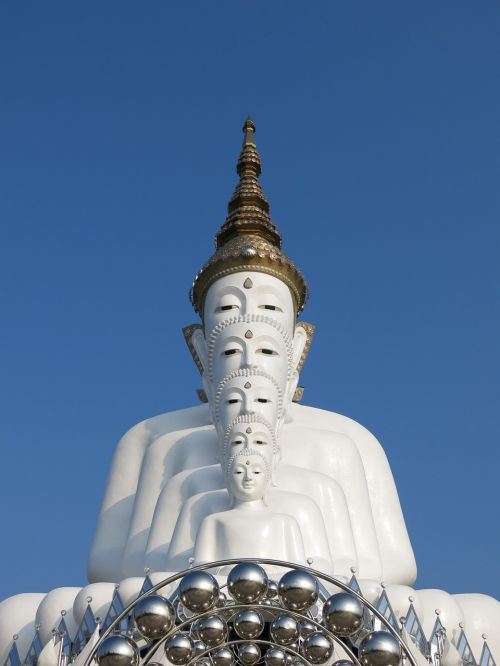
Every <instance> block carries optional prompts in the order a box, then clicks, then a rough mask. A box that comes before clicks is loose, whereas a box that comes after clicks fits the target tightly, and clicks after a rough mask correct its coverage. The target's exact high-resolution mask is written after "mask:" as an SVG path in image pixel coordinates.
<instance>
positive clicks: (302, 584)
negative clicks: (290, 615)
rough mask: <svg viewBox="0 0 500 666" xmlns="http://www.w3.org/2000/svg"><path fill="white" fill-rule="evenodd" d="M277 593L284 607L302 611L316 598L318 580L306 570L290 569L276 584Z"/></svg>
mask: <svg viewBox="0 0 500 666" xmlns="http://www.w3.org/2000/svg"><path fill="white" fill-rule="evenodd" d="M278 594H279V596H280V599H281V602H282V603H283V605H284V606H286V608H288V609H290V610H293V611H299V612H300V611H304V610H307V609H308V608H310V607H311V606H312V605H313V604H314V603H315V602H316V600H317V598H318V594H319V588H318V581H317V580H316V578H315V577H314V576H312V575H311V574H310V573H309V572H308V571H304V570H303V569H292V571H288V572H287V573H286V574H285V575H284V576H282V578H281V580H280V582H279V584H278Z"/></svg>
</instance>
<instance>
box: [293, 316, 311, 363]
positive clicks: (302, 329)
mask: <svg viewBox="0 0 500 666" xmlns="http://www.w3.org/2000/svg"><path fill="white" fill-rule="evenodd" d="M314 329H315V326H314V324H309V323H308V322H307V321H298V322H297V324H296V326H295V335H294V337H293V348H294V351H293V369H294V370H297V372H300V371H301V370H302V366H303V365H304V363H305V360H306V358H307V355H308V354H309V349H310V347H311V342H312V338H313V335H314ZM298 335H300V344H299V345H296V344H295V338H296V336H298ZM304 335H305V337H306V339H305V343H304ZM298 348H300V354H299V355H298V360H297V357H296V354H297V351H298ZM296 350H297V351H296Z"/></svg>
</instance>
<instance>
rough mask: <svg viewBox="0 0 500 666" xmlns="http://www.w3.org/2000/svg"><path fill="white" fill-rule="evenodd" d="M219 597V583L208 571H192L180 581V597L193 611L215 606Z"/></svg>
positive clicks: (196, 611)
mask: <svg viewBox="0 0 500 666" xmlns="http://www.w3.org/2000/svg"><path fill="white" fill-rule="evenodd" d="M218 598H219V584H218V583H217V581H216V580H215V578H214V577H213V576H212V574H210V573H208V571H191V572H190V573H188V574H186V575H185V576H184V578H183V579H182V580H181V582H180V583H179V599H180V600H181V602H182V604H183V605H184V606H185V607H186V608H187V609H188V610H190V611H192V612H193V613H202V612H203V611H206V610H209V609H210V608H213V606H214V605H215V604H216V602H217V600H218Z"/></svg>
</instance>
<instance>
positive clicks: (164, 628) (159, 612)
mask: <svg viewBox="0 0 500 666" xmlns="http://www.w3.org/2000/svg"><path fill="white" fill-rule="evenodd" d="M132 617H133V619H134V621H135V625H136V627H137V630H138V632H139V633H140V634H141V636H143V637H144V638H145V639H146V640H155V639H157V638H163V636H166V635H167V634H168V632H169V631H170V629H171V628H172V626H173V624H174V619H175V612H174V608H173V606H172V604H171V603H170V601H168V600H167V599H165V598H164V597H161V596H160V595H159V594H151V595H149V596H148V597H144V599H141V600H140V601H139V602H138V603H137V604H136V605H135V606H134V610H133V611H132Z"/></svg>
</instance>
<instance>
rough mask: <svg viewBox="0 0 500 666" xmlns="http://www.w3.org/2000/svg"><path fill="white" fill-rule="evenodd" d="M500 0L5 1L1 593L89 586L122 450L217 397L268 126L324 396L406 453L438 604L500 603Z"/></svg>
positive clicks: (395, 452)
mask: <svg viewBox="0 0 500 666" xmlns="http://www.w3.org/2000/svg"><path fill="white" fill-rule="evenodd" d="M499 34H500V5H499V4H498V3H497V2H493V1H491V2H488V1H484V2H483V1H477V2H472V1H467V2H465V1H461V0H453V1H442V2H430V1H429V2H425V1H421V2H396V1H392V2H386V1H383V0H382V1H381V0H377V2H368V1H367V2H347V1H346V0H345V1H333V0H331V1H328V2H309V3H306V2H296V1H294V0H286V1H284V0H273V2H258V1H256V2H252V3H248V2H240V1H234V0H231V1H229V0H217V2H201V1H199V2H182V3H181V2H166V1H164V0H162V1H160V0H149V1H148V2H130V1H124V0H120V1H118V0H116V1H105V2H96V1H92V2H79V3H76V2H55V1H52V2H15V1H14V0H11V1H10V2H8V1H5V2H2V3H1V5H0V67H1V73H0V151H1V160H0V169H1V174H0V216H1V231H0V234H1V238H0V275H1V282H2V288H1V299H2V304H1V319H2V321H1V326H0V343H1V351H0V368H1V370H0V391H1V396H0V411H1V419H0V428H1V430H0V446H1V483H0V511H1V526H2V534H3V535H4V536H6V539H5V542H4V543H3V545H2V548H1V550H0V598H3V597H4V596H8V595H11V594H14V593H16V592H24V591H43V590H49V589H51V588H53V587H56V586H60V585H75V584H83V583H84V581H85V567H86V558H87V554H88V551H89V546H90V542H91V538H92V533H93V529H94V526H95V521H96V517H97V513H98V509H99V505H100V502H101V497H102V493H103V489H104V483H105V479H106V475H107V471H108V468H109V464H110V460H111V456H112V453H113V450H114V447H115V444H116V442H117V440H118V438H119V437H120V436H121V434H122V433H123V432H124V431H126V430H127V429H128V428H129V427H130V426H132V425H133V424H134V423H136V422H138V421H140V420H142V419H144V418H146V417H148V416H152V415H154V414H158V413H160V412H162V411H167V410H172V409H176V408H180V407H184V406H189V405H191V404H194V403H195V402H196V396H195V389H196V388H197V387H198V386H199V379H198V377H197V372H196V370H195V368H194V366H193V365H192V362H191V359H190V357H189V354H188V352H187V350H186V349H185V348H184V342H183V339H182V335H181V332H180V331H181V327H182V326H184V325H185V324H188V323H191V322H193V321H195V320H196V318H195V315H194V313H193V311H192V309H191V306H190V304H189V302H188V299H187V292H188V289H189V286H190V284H191V280H192V278H193V276H194V273H195V272H196V270H197V269H198V268H199V267H200V265H201V264H202V262H203V261H204V260H205V259H206V258H207V257H208V255H209V253H210V252H211V249H212V239H213V236H214V234H215V232H216V230H217V228H218V227H219V225H220V224H221V223H222V222H223V220H224V216H225V206H226V202H227V199H228V197H229V195H230V194H231V192H232V189H233V187H234V184H235V182H236V175H235V173H234V167H235V161H236V157H237V154H238V151H239V146H240V141H241V134H240V127H241V124H242V121H243V119H244V118H245V116H246V115H247V114H249V113H250V114H252V116H253V117H254V119H255V122H256V124H257V140H258V146H259V149H260V152H261V155H262V158H263V164H264V173H263V178H262V180H263V184H264V187H265V190H266V193H267V195H268V197H269V198H270V201H271V207H272V208H271V210H272V214H273V218H274V221H275V223H276V224H277V225H278V227H279V229H280V230H281V232H282V233H283V236H284V239H285V247H286V250H287V251H288V253H289V254H290V256H292V257H293V258H294V259H296V261H297V263H298V264H299V266H300V267H301V268H302V269H303V271H304V273H305V275H306V277H307V278H308V280H309V283H310V286H311V290H312V297H311V300H310V303H309V305H308V306H307V308H306V310H305V313H304V318H305V319H306V320H308V321H311V322H314V323H315V324H316V325H317V335H316V339H315V341H314V345H313V347H312V350H311V353H310V357H309V360H308V361H307V364H306V367H305V369H304V372H303V381H302V383H303V384H304V385H305V387H306V391H305V399H304V402H305V403H307V404H312V405H316V406H320V407H324V408H327V409H331V410H333V411H338V412H341V413H343V414H346V415H348V416H351V417H353V418H355V419H357V420H359V421H360V422H361V423H363V424H364V425H366V426H367V427H368V428H369V429H370V430H372V431H373V432H374V433H375V434H376V435H377V436H378V437H379V439H380V440H381V442H382V443H383V445H384V447H385V450H386V451H387V454H388V457H389V460H390V462H391V465H392V469H393V472H394V475H395V478H396V482H397V484H398V488H399V492H400V497H401V502H402V505H403V509H404V513H405V516H406V520H407V524H408V529H409V532H410V535H411V538H412V542H413V545H414V549H415V552H416V556H417V561H418V565H419V579H418V583H419V585H420V586H421V587H441V588H444V589H447V590H449V591H451V592H459V591H474V592H485V593H489V594H493V595H495V596H497V597H498V596H500V573H499V570H498V563H499V555H500V552H499V551H500V546H499V544H500V535H499V529H498V512H499V506H500V502H499V499H500V498H499V495H500V493H499V489H498V487H499V483H498V478H499V468H500V455H499V445H500V410H499V407H500V404H499V403H500V400H499V398H500V389H499V379H498V378H499V374H500V352H499V343H498V341H499V339H500V330H499V329H500V314H499V296H500V293H499V292H500V287H499V285H500V267H499V264H500V262H499V250H500V242H499V241H500V238H499V236H500V233H499V212H500V201H499V175H500V173H499V172H500V168H499V166H500V165H499V162H500V141H499V138H500V137H499V121H498V119H499V118H500V81H499V72H500V42H499V38H498V37H499Z"/></svg>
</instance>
